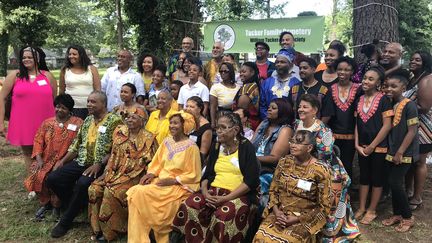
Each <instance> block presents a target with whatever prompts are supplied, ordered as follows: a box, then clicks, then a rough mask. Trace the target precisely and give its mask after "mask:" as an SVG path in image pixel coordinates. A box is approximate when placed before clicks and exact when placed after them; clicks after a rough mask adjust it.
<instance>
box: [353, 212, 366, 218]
mask: <svg viewBox="0 0 432 243" xmlns="http://www.w3.org/2000/svg"><path fill="white" fill-rule="evenodd" d="M365 213H366V210H361V211H360V210H357V211H356V212H355V214H354V218H355V219H356V220H359V219H360V218H361V217H362V216H363V215H364V214H365Z"/></svg>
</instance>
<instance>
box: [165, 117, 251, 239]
mask: <svg viewBox="0 0 432 243" xmlns="http://www.w3.org/2000/svg"><path fill="white" fill-rule="evenodd" d="M242 131H243V129H242V123H241V120H240V117H239V116H238V115H237V114H235V113H232V112H224V113H221V114H220V115H219V118H218V120H217V126H216V133H217V138H218V144H217V145H216V146H215V147H214V148H213V149H212V150H211V152H210V155H209V159H208V164H207V168H206V170H205V173H204V175H203V178H202V180H201V192H198V193H195V194H193V195H191V196H190V197H189V198H188V199H187V200H186V201H185V202H184V203H183V204H182V205H181V206H180V208H179V211H178V213H177V215H176V217H175V219H174V222H173V230H174V232H176V233H177V234H178V233H179V232H180V233H181V234H184V236H185V240H186V242H191V243H192V242H193V243H196V242H244V240H245V235H246V232H247V231H248V228H249V224H250V223H251V222H252V221H253V220H254V216H255V212H256V209H257V206H256V204H257V190H256V189H257V188H258V185H259V179H258V177H259V162H258V161H257V159H256V156H255V153H254V151H255V149H254V147H253V145H252V144H251V143H250V142H249V141H248V140H247V139H245V138H244V137H243V136H242V135H241V134H242ZM173 235H175V234H173Z"/></svg>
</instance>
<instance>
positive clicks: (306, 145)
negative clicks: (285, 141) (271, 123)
mask: <svg viewBox="0 0 432 243" xmlns="http://www.w3.org/2000/svg"><path fill="white" fill-rule="evenodd" d="M289 143H290V152H291V154H290V155H287V156H285V157H283V158H281V159H280V160H279V163H278V166H277V168H276V171H275V174H274V180H273V182H272V183H271V186H270V201H269V204H268V205H267V207H266V209H265V211H264V217H265V219H264V221H263V222H262V223H261V225H260V227H259V229H258V232H257V233H256V235H255V238H254V241H253V242H257V243H258V242H259V243H261V242H314V241H315V235H316V233H318V232H319V231H320V230H321V228H322V227H323V226H324V225H325V224H326V217H327V215H328V214H329V212H330V206H331V201H332V199H331V196H332V195H331V191H330V190H331V179H332V175H331V172H330V168H329V166H328V165H326V164H324V163H322V162H320V161H319V160H318V159H317V158H315V157H314V156H313V155H311V153H312V152H313V151H314V150H315V136H314V135H313V134H312V132H309V131H304V130H303V131H298V132H296V133H295V134H294V136H293V138H292V139H291V140H290V142H289Z"/></svg>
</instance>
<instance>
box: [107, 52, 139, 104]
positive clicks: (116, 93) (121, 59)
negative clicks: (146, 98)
mask: <svg viewBox="0 0 432 243" xmlns="http://www.w3.org/2000/svg"><path fill="white" fill-rule="evenodd" d="M132 59H133V56H132V53H131V52H130V51H129V50H126V49H124V50H120V51H119V52H118V54H117V65H116V66H115V67H110V68H108V70H107V71H106V73H105V74H104V76H103V77H102V80H101V85H102V91H103V92H105V94H106V95H107V97H108V105H107V109H108V111H109V112H111V111H112V109H113V108H114V107H115V106H117V105H120V104H121V103H122V101H121V99H120V90H121V87H122V86H123V84H126V83H131V84H133V85H135V87H136V90H137V92H136V95H137V96H138V95H145V91H144V81H143V79H142V78H141V75H140V74H138V73H137V72H135V71H134V70H132V68H131V62H132Z"/></svg>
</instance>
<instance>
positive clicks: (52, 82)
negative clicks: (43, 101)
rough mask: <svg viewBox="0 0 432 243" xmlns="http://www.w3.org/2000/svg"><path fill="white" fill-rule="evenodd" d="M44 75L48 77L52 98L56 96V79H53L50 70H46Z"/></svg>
mask: <svg viewBox="0 0 432 243" xmlns="http://www.w3.org/2000/svg"><path fill="white" fill-rule="evenodd" d="M45 76H46V77H47V78H48V80H49V82H50V86H51V89H52V94H53V98H55V97H56V96H57V80H56V79H55V77H54V75H52V73H51V72H48V71H46V72H45Z"/></svg>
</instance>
